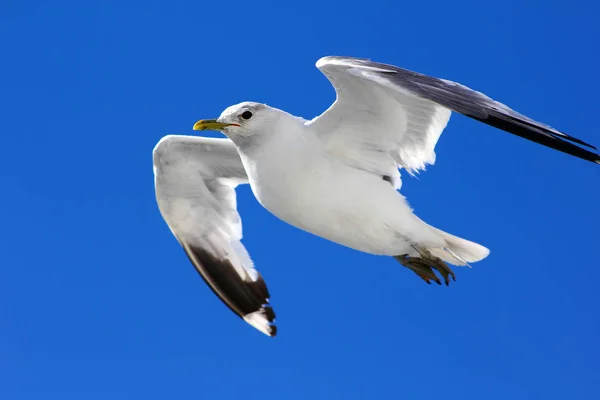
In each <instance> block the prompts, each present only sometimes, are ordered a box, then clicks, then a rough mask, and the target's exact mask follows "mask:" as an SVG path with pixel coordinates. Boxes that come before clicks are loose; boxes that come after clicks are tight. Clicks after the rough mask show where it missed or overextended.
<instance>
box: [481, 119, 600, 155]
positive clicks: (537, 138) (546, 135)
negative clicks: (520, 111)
mask: <svg viewBox="0 0 600 400" xmlns="http://www.w3.org/2000/svg"><path fill="white" fill-rule="evenodd" d="M470 117H471V118H473V119H476V120H478V121H481V122H483V123H485V124H488V125H490V126H493V127H496V128H498V129H501V130H503V131H506V132H510V133H512V134H514V135H517V136H520V137H522V138H524V139H527V140H530V141H532V142H536V143H539V144H541V145H544V146H546V147H550V148H552V149H555V150H558V151H560V152H563V153H566V154H569V155H572V156H575V157H577V158H581V159H583V160H586V161H590V162H593V163H596V164H600V154H597V153H594V152H592V151H589V150H587V149H583V148H581V147H579V146H577V145H575V144H573V143H570V142H568V141H567V140H565V139H569V140H571V141H572V142H576V143H579V144H583V145H585V146H588V147H590V148H593V149H595V147H594V146H591V145H589V144H587V143H585V142H584V141H582V140H579V139H577V138H573V137H572V136H568V135H565V138H563V137H561V136H558V135H557V134H556V133H554V132H553V131H551V130H547V129H541V128H539V127H536V126H534V125H531V124H529V123H527V122H526V121H522V120H517V119H515V118H507V117H506V116H503V117H501V118H500V117H497V116H495V115H492V114H490V115H488V116H487V118H479V117H474V116H470Z"/></svg>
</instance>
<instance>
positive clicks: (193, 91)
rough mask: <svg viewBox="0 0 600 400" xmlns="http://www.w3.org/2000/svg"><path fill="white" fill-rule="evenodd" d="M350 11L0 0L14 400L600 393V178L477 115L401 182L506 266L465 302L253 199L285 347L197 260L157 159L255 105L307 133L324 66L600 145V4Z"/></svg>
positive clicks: (3, 292)
mask: <svg viewBox="0 0 600 400" xmlns="http://www.w3.org/2000/svg"><path fill="white" fill-rule="evenodd" d="M333 4H334V3H333V2H331V1H302V2H294V3H290V2H283V1H275V0H272V1H238V0H232V1H227V2H220V1H178V0H170V1H152V0H144V1H141V0H140V1H125V2H119V1H37V2H36V1H33V2H21V1H16V0H15V1H11V0H9V1H2V2H1V3H0V54H1V62H0V110H1V112H0V114H1V119H0V124H1V125H0V129H1V132H2V136H1V138H2V147H1V148H2V152H1V153H2V156H1V157H0V179H1V182H2V197H1V203H0V204H1V207H0V213H1V218H2V229H0V235H1V237H0V239H1V240H0V243H1V244H0V248H1V251H0V323H1V327H0V398H2V399H4V400H13V399H14V400H17V399H60V400H67V399H107V398H110V399H134V398H138V399H166V398H177V399H226V398H239V399H264V398H265V396H266V397H267V398H274V399H331V398H339V399H344V400H347V399H363V398H377V399H440V398H444V399H461V400H465V399H477V400H480V399H486V400H490V399H531V398H539V399H545V400H547V399H565V398H568V399H591V398H594V397H595V396H598V393H599V392H600V379H599V378H598V376H599V374H600V367H599V363H600V361H599V357H600V342H599V341H598V339H599V338H600V311H599V306H600V294H599V291H598V281H599V280H600V269H599V268H598V267H599V261H598V257H599V256H598V250H599V248H600V238H599V237H600V236H599V233H598V224H599V222H600V211H599V204H600V201H599V200H598V198H599V195H600V167H599V166H597V165H594V164H591V163H589V162H585V161H582V160H579V159H575V158H573V157H569V156H567V155H564V154H562V153H559V152H556V151H553V150H550V149H547V148H544V147H542V146H539V145H536V144H534V143H532V142H528V141H525V140H523V139H521V138H518V137H516V136H513V135H510V134H508V133H503V132H501V131H499V130H496V129H494V128H491V127H488V126H486V125H483V124H481V123H478V122H476V121H473V120H469V119H467V118H466V117H463V116H458V115H454V116H453V117H452V118H451V120H450V124H449V126H448V128H447V130H446V131H445V132H444V134H443V135H442V137H441V139H440V141H439V144H438V146H437V154H438V161H437V163H436V165H434V166H432V167H429V168H428V171H427V172H425V173H423V174H421V175H420V176H419V178H418V179H412V178H408V177H406V176H405V179H404V186H403V193H404V194H405V195H406V196H407V197H408V198H409V200H410V201H411V203H412V204H413V205H414V207H415V208H416V211H417V213H418V215H420V216H421V217H422V218H424V219H425V220H426V221H428V222H430V223H432V224H434V225H435V226H437V227H439V228H441V229H444V230H447V231H450V232H452V233H455V234H458V235H460V236H463V237H465V238H469V239H472V240H475V241H478V242H480V243H482V244H484V245H486V246H488V247H489V248H490V249H491V255H490V257H489V258H488V259H486V260H485V261H483V262H481V263H478V264H475V265H474V267H473V268H472V269H466V268H463V269H460V268H458V269H457V270H456V271H457V275H458V276H457V282H456V283H455V284H453V285H451V286H450V287H445V286H443V287H439V286H437V285H432V286H428V285H426V284H424V283H423V282H421V281H420V280H419V279H418V278H417V277H416V276H415V275H414V274H412V273H411V272H410V271H408V270H406V269H404V268H402V267H401V266H400V265H399V264H398V263H397V262H395V261H394V260H393V259H388V258H380V257H375V256H369V255H365V254H360V253H357V252H355V251H352V250H349V249H346V248H342V247H339V246H337V245H334V244H331V243H329V242H326V241H324V240H322V239H319V238H316V237H314V236H311V235H309V234H307V233H304V232H302V231H299V230H296V229H295V228H292V227H290V226H287V225H285V224H283V223H281V222H279V221H278V220H277V219H276V218H275V217H273V216H271V215H270V214H269V213H268V212H267V211H265V210H264V209H262V208H261V207H260V206H259V204H258V203H257V202H256V200H255V199H254V198H253V196H252V193H251V191H250V189H249V187H243V188H241V189H240V190H239V191H238V193H239V197H238V199H239V208H240V211H241V213H242V216H243V218H244V231H245V232H244V233H245V238H244V243H245V244H246V246H247V247H248V249H249V250H250V252H251V254H252V256H253V258H254V259H255V262H256V263H257V265H258V266H259V268H260V270H261V272H262V273H263V276H264V277H265V279H266V280H267V283H268V285H269V288H270V290H271V294H272V303H273V305H274V307H275V310H276V312H277V316H278V321H277V322H278V327H279V334H278V336H277V337H276V338H274V339H271V338H269V337H267V336H264V335H262V334H261V333H259V332H258V331H256V330H254V329H252V328H251V327H250V326H248V325H247V324H245V323H244V322H243V321H242V320H240V319H239V318H237V317H236V316H235V315H234V314H232V313H231V312H230V311H229V310H228V309H227V308H226V307H225V306H224V305H223V304H222V303H221V302H220V301H219V299H218V298H216V297H215V296H214V295H213V294H212V292H211V291H210V290H209V289H208V287H207V286H206V285H205V284H204V283H203V282H202V280H201V279H200V277H199V276H198V275H197V273H196V271H195V270H194V268H193V267H192V266H191V264H190V263H189V262H188V260H187V258H186V256H185V255H184V253H183V251H182V250H181V248H180V246H179V244H178V243H177V242H176V241H175V240H174V238H173V237H172V235H171V233H170V231H169V229H168V228H167V226H166V224H165V223H164V222H163V220H162V219H161V217H160V215H159V212H158V208H157V206H156V203H155V200H154V187H153V174H152V158H151V152H152V149H153V147H154V145H155V143H156V142H157V141H158V140H159V139H160V138H161V137H162V136H163V135H165V134H168V133H182V134H193V133H194V132H193V131H192V130H191V128H192V125H193V123H194V122H195V121H196V120H198V119H200V118H210V117H215V116H218V115H219V113H220V112H221V110H222V109H224V108H225V107H227V106H228V105H230V104H233V103H237V102H240V101H244V100H253V101H259V102H266V103H268V104H270V105H273V106H275V107H279V108H283V109H285V110H288V111H290V112H292V113H293V114H296V115H300V116H303V117H306V118H312V117H313V116H315V115H317V114H319V113H321V112H322V110H324V109H325V108H326V107H328V106H329V104H330V103H331V102H332V101H333V99H334V92H333V89H332V88H331V86H330V85H329V83H328V81H327V80H326V79H325V77H324V76H323V75H322V74H321V73H320V72H319V71H318V70H317V69H316V68H315V67H314V63H315V61H316V60H317V59H318V58H319V57H321V56H325V55H350V56H357V57H367V58H371V59H373V60H376V61H381V62H386V63H392V64H395V65H398V66H401V67H405V68H409V69H413V70H417V71H421V72H424V73H427V74H431V75H435V76H440V77H444V78H447V79H452V80H456V81H459V82H462V83H464V84H466V85H468V86H470V87H473V88H475V89H478V90H481V91H484V92H485V93H487V94H488V95H490V96H492V97H494V98H496V99H498V100H500V101H503V102H506V103H507V104H509V105H510V106H512V107H514V108H516V109H517V110H519V111H520V112H523V113H525V114H527V115H529V116H531V117H533V118H536V119H538V120H541V121H543V122H546V123H548V124H550V125H552V126H554V127H556V128H558V129H561V130H564V131H565V132H567V133H569V134H571V135H574V136H576V137H579V138H581V139H583V140H586V141H588V142H591V143H593V144H596V145H600V131H599V130H598V128H597V126H596V120H597V116H598V106H599V104H598V97H597V96H596V95H595V93H598V92H599V91H600V80H598V76H600V58H599V57H600V56H599V55H598V51H597V49H598V39H599V38H600V26H599V25H598V24H597V16H598V15H599V13H600V5H599V4H598V2H597V1H592V0H588V1H578V0H575V1H566V0H558V1H554V2H548V1H520V0H509V1H503V2H500V3H498V2H488V1H474V0H473V1H461V0H459V1H451V2H449V1H443V0H433V1H427V2H415V1H408V2H398V1H389V2H384V1H377V0H371V1H369V2H367V3H366V6H367V8H364V6H365V4H361V3H359V2H353V1H347V2H344V3H343V6H340V7H336V6H334V5H333ZM340 4H342V3H340Z"/></svg>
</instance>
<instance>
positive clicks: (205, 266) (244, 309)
mask: <svg viewBox="0 0 600 400" xmlns="http://www.w3.org/2000/svg"><path fill="white" fill-rule="evenodd" d="M180 243H181V245H182V246H183V249H184V250H185V253H186V254H187V256H188V258H189V259H190V261H191V262H192V265H193V266H194V268H195V269H196V271H197V272H198V274H199V275H200V276H201V277H202V279H203V280H204V282H206V284H207V285H208V287H209V288H210V289H211V290H212V291H213V293H214V294H215V295H217V296H218V297H219V298H220V299H221V301H222V302H223V303H224V304H225V305H226V306H227V307H229V309H230V310H231V311H233V312H234V313H235V314H236V315H238V316H239V317H240V318H242V319H244V321H246V322H247V323H249V324H250V325H252V326H253V327H254V328H256V329H258V330H259V331H261V332H263V333H264V334H266V335H269V336H274V332H277V328H276V327H275V325H273V321H274V320H275V311H273V307H271V306H270V305H268V303H269V298H270V295H269V290H268V289H267V285H266V283H265V281H264V279H263V278H262V276H261V275H260V274H258V278H257V279H256V280H255V281H248V280H245V279H243V278H242V277H241V276H240V275H239V274H238V273H237V271H236V269H235V267H234V266H233V265H232V264H231V262H230V261H229V260H227V259H219V258H217V257H215V256H214V255H212V254H211V253H210V252H208V251H207V250H205V249H203V248H201V247H199V246H194V245H190V244H187V243H185V242H183V241H181V240H180Z"/></svg>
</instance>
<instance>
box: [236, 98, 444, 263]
mask: <svg viewBox="0 0 600 400" xmlns="http://www.w3.org/2000/svg"><path fill="white" fill-rule="evenodd" d="M272 110H273V111H274V112H278V113H280V114H281V116H280V122H279V124H278V127H279V129H281V130H278V128H277V127H276V128H275V130H274V131H273V135H271V136H270V140H269V141H268V142H267V143H264V144H263V143H261V145H260V146H251V147H250V148H248V149H244V148H238V151H239V153H240V156H241V159H242V162H243V164H244V168H245V170H246V172H247V173H248V178H249V183H250V186H251V188H252V192H253V193H254V195H255V197H256V199H257V200H258V201H259V203H260V204H261V205H262V206H263V207H265V208H266V209H267V210H268V211H270V212H271V213H272V214H274V215H275V216H277V217H278V218H280V219H281V220H282V221H284V222H286V223H288V224H290V225H292V226H295V227H297V228H299V229H302V230H304V231H307V232H310V233H312V234H314V235H317V236H320V237H322V238H325V239H328V240H331V241H333V242H335V243H338V244H341V245H344V246H347V247H350V248H352V249H355V250H358V251H362V252H366V253H370V254H376V255H388V256H395V255H400V254H409V255H417V252H416V251H415V249H414V248H413V247H412V246H411V245H420V246H421V247H423V248H442V247H444V246H445V245H446V243H445V241H444V239H443V235H442V234H440V233H438V232H436V231H435V230H433V229H431V228H430V227H429V226H428V225H427V224H426V223H425V222H424V221H422V220H421V219H419V218H418V217H417V216H416V215H414V213H413V212H412V210H411V208H410V207H409V206H408V204H407V202H406V200H405V198H404V196H402V195H401V194H400V193H399V192H398V191H397V190H395V189H394V187H393V186H392V185H391V184H390V183H389V182H388V181H386V180H384V179H381V178H380V177H379V176H376V175H374V174H372V173H369V172H366V171H363V170H360V169H356V168H353V167H351V166H349V165H347V164H345V163H343V162H341V161H340V160H339V159H338V158H336V157H331V154H328V153H327V151H326V150H325V149H324V148H323V146H322V141H321V140H320V138H319V136H318V133H317V132H315V131H314V129H313V128H311V127H310V126H307V124H306V123H303V121H302V120H300V119H299V118H295V117H291V116H289V115H288V114H286V113H284V112H281V111H280V110H275V109H272Z"/></svg>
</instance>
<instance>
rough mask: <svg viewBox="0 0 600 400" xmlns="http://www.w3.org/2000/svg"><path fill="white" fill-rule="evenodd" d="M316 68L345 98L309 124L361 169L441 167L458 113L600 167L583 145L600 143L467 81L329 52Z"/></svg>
mask: <svg viewBox="0 0 600 400" xmlns="http://www.w3.org/2000/svg"><path fill="white" fill-rule="evenodd" d="M316 66H317V68H319V69H320V70H321V72H323V74H324V75H325V76H326V77H327V78H328V79H329V81H330V82H331V83H332V85H333V86H334V88H335V91H336V95H337V98H336V101H335V102H334V103H333V104H332V105H331V107H330V108H329V109H328V110H327V111H325V112H324V113H323V114H321V115H320V116H318V117H316V118H315V119H313V120H312V121H310V122H309V123H308V125H312V126H313V127H314V128H315V129H316V130H317V131H318V132H319V133H320V135H321V136H322V138H323V140H324V142H325V145H326V147H327V148H328V149H329V150H330V151H331V152H332V153H334V154H336V155H338V156H340V157H342V158H343V159H344V160H345V161H346V162H348V163H350V164H352V165H354V166H356V167H359V168H362V169H365V170H369V171H372V172H375V173H379V174H383V175H385V174H387V175H388V176H389V174H393V173H394V171H395V170H396V169H397V166H398V165H399V166H401V167H404V168H406V169H407V170H408V171H409V172H413V171H417V170H420V169H423V168H424V167H425V165H426V164H433V163H434V162H435V152H434V148H435V145H436V143H437V141H438V139H439V137H440V135H441V133H442V131H443V130H444V128H445V127H446V124H447V123H448V120H449V118H450V114H451V111H455V112H458V113H461V114H464V115H466V116H468V117H471V118H474V119H476V120H479V121H481V122H484V123H486V124H489V125H491V126H494V127H497V128H500V129H502V130H505V131H507V132H510V133H513V134H515V135H518V136H521V137H524V138H526V139H529V140H532V141H534V142H537V143H540V144H543V145H545V146H548V147H551V148H554V149H557V150H560V151H562V152H565V153H568V154H571V155H574V156H576V157H579V158H582V159H584V160H589V161H593V162H596V163H598V164H600V156H599V155H598V154H597V153H596V152H593V151H590V150H588V149H585V148H583V147H581V146H579V145H583V146H587V147H589V148H591V149H595V150H597V149H596V148H595V147H593V146H591V145H589V144H587V143H585V142H583V141H581V140H579V139H577V138H574V137H572V136H569V135H566V134H564V133H562V132H559V131H557V130H556V129H553V128H551V127H549V126H546V125H544V124H541V123H539V122H537V121H534V120H532V119H530V118H528V117H526V116H524V115H521V114H519V113H517V112H515V111H514V110H512V109H510V108H509V107H507V106H506V105H504V104H502V103H499V102H497V101H495V100H493V99H491V98H489V97H487V96H486V95H484V94H482V93H480V92H476V91H474V90H471V89H469V88H467V87H466V86H463V85H461V84H458V83H455V82H451V81H448V80H444V79H439V78H434V77H431V76H427V75H423V74H419V73H416V72H412V71H408V70H405V69H402V68H398V67H395V66H392V65H387V64H381V63H376V62H371V61H368V60H365V59H357V58H349V57H336V56H333V57H324V58H321V59H320V60H319V61H317V64H316ZM396 173H397V171H396Z"/></svg>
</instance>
